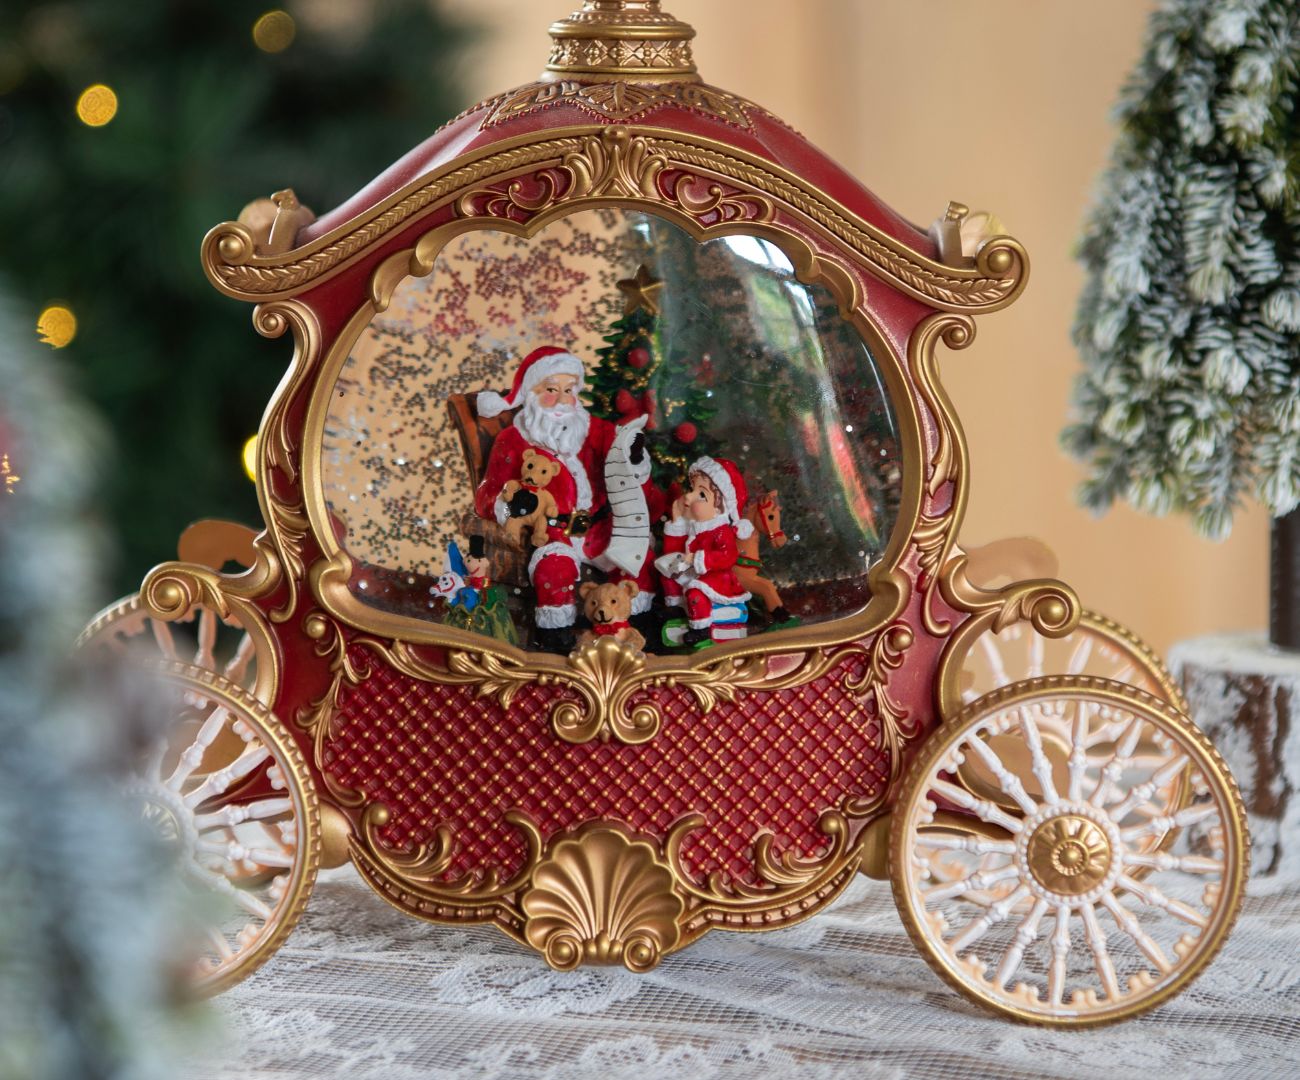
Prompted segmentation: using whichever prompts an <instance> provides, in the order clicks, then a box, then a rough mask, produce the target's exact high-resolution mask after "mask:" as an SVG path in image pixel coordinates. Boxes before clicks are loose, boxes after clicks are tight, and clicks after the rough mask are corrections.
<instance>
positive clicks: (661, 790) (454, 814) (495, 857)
mask: <svg viewBox="0 0 1300 1080" xmlns="http://www.w3.org/2000/svg"><path fill="white" fill-rule="evenodd" d="M362 659H363V658H362V657H358V660H359V661H360V660H362ZM364 661H365V663H366V664H368V665H371V667H372V670H373V674H372V675H371V677H370V678H369V679H367V680H366V681H365V682H363V683H362V684H361V685H360V686H357V687H354V688H349V689H348V690H346V691H345V693H344V694H343V696H342V699H341V702H340V706H341V708H340V716H339V719H338V729H337V736H336V738H335V739H334V740H333V741H332V742H331V743H330V744H329V745H328V747H327V749H326V767H327V768H328V769H329V770H330V772H331V773H332V774H333V775H334V777H335V778H337V779H338V780H339V781H341V782H342V783H343V784H345V785H346V786H348V787H351V788H355V789H357V790H360V791H362V792H364V794H365V796H366V798H367V799H368V800H369V801H373V802H379V803H381V804H383V805H385V806H387V807H388V809H389V810H390V812H391V814H392V817H391V819H390V821H389V824H388V825H387V826H386V827H385V829H384V830H383V832H382V833H381V839H382V840H383V841H384V842H385V843H386V844H390V845H392V846H393V847H395V848H398V849H402V850H406V849H409V848H410V847H411V846H412V845H415V844H420V843H424V842H427V841H428V840H429V839H430V838H431V837H432V835H433V830H434V829H435V828H436V827H437V826H439V825H447V826H449V827H450V828H451V829H452V832H453V834H454V835H455V837H456V838H457V841H458V842H459V845H460V847H459V850H458V852H457V854H456V857H455V860H454V862H453V864H452V866H451V868H450V870H449V871H448V877H458V876H460V875H463V874H466V873H470V872H474V871H482V870H486V869H488V868H492V867H496V868H499V869H500V870H501V871H502V873H503V874H505V875H509V874H510V873H512V872H513V871H514V870H516V869H517V868H518V867H519V866H520V865H521V864H522V861H523V858H524V853H525V849H524V845H523V841H522V839H521V837H520V834H519V833H518V831H517V830H515V829H514V828H513V827H512V826H511V825H509V824H508V823H507V822H505V821H504V820H503V817H504V814H505V813H506V812H507V811H509V810H521V811H523V812H524V813H526V814H528V815H529V817H531V818H532V819H533V820H534V821H535V822H537V825H538V827H539V828H540V830H541V832H542V836H543V837H544V838H546V837H549V836H551V835H552V834H553V833H556V832H559V831H562V830H565V829H569V828H571V827H573V826H576V825H579V824H581V823H582V822H584V821H588V820H592V819H595V818H604V819H613V820H617V821H621V822H623V823H625V824H627V825H629V826H631V827H632V828H633V829H636V830H637V831H640V832H644V833H649V834H651V835H653V836H656V837H659V838H663V837H664V836H665V835H666V834H667V832H668V830H669V828H670V827H671V826H672V824H673V823H674V822H676V821H677V820H678V819H679V818H681V817H682V816H683V815H684V814H688V813H700V814H703V815H704V817H705V819H706V822H707V824H706V825H704V826H703V827H701V828H700V829H698V830H696V831H695V832H693V833H692V834H691V835H690V836H688V837H687V839H686V841H685V843H684V844H683V847H682V857H683V860H684V862H685V863H686V867H687V869H688V870H689V871H690V872H691V873H692V874H693V875H695V876H696V878H697V880H700V881H702V880H703V879H704V878H705V877H706V876H707V875H708V874H710V873H712V872H714V871H722V872H723V873H724V874H725V875H728V876H730V877H732V878H733V879H736V880H741V881H745V882H749V883H754V882H755V880H756V879H755V875H754V868H753V846H754V839H755V837H756V836H757V835H758V834H759V833H760V832H761V831H764V830H766V831H770V832H771V833H772V834H773V836H774V848H775V850H776V851H777V852H778V853H780V852H784V851H789V850H795V851H797V852H799V853H801V854H803V855H806V856H811V855H815V854H816V853H818V852H819V851H823V850H825V847H826V843H827V839H826V837H825V836H824V835H823V834H822V833H820V832H819V831H818V830H817V819H818V817H819V815H820V813H821V812H822V811H823V810H825V809H827V808H829V807H834V806H837V805H838V804H839V803H840V801H841V800H842V799H843V798H844V796H845V795H854V796H859V795H868V796H871V795H875V794H876V793H878V792H879V791H880V790H881V789H882V787H883V785H884V784H885V783H886V782H887V777H888V753H887V751H886V750H885V749H884V748H883V747H882V746H881V744H880V728H879V725H878V723H877V721H876V719H875V717H874V715H872V714H871V713H870V712H869V711H868V710H867V709H866V708H865V707H864V705H863V703H862V702H861V701H860V700H858V699H856V698H854V697H853V696H852V695H851V694H849V693H848V692H847V691H845V689H844V687H843V685H842V684H843V682H844V681H845V675H846V674H850V673H851V674H852V676H853V677H854V678H858V677H860V676H861V660H860V658H855V659H853V660H850V661H848V662H847V664H846V666H841V667H838V668H836V669H835V670H833V671H831V672H830V673H829V675H827V676H824V677H822V678H821V679H818V680H817V681H815V682H812V683H808V684H806V685H805V686H802V687H799V688H797V689H794V690H780V691H776V692H773V693H742V694H741V695H740V699H739V700H738V701H737V702H736V703H734V704H733V703H729V702H726V701H720V702H719V703H718V704H717V706H715V708H714V709H713V711H712V712H711V713H709V714H708V715H707V716H701V715H700V712H699V706H698V704H697V703H696V701H695V698H694V697H693V696H692V695H691V693H690V692H689V691H688V690H686V689H684V688H681V687H674V688H661V689H658V690H655V691H653V693H654V694H655V695H656V697H657V700H658V701H659V703H660V707H661V710H662V712H663V717H664V719H663V726H662V728H661V729H660V732H659V734H658V735H657V736H656V737H655V738H654V739H652V740H651V741H650V742H648V743H646V744H644V745H641V746H626V745H624V744H622V743H618V742H613V741H611V742H608V743H600V742H593V743H587V744H584V745H581V746H574V745H571V744H569V743H565V742H563V741H561V740H560V739H559V738H557V737H556V735H555V734H554V732H553V731H552V730H551V727H550V722H549V719H548V717H549V706H550V704H551V703H552V702H553V701H555V700H556V695H557V690H556V689H555V688H554V687H550V688H547V687H541V686H538V685H536V684H533V685H530V686H528V687H525V688H524V689H523V690H521V691H520V692H519V694H518V695H517V696H516V698H515V700H514V701H513V702H512V704H511V707H510V708H509V710H506V709H503V708H501V706H500V705H499V704H498V703H497V701H496V699H495V698H481V697H479V696H478V695H477V693H476V691H475V689H474V688H473V687H471V686H439V685H433V684H430V683H425V682H420V681H418V680H416V679H412V678H409V677H407V676H405V675H403V674H401V673H400V672H398V671H395V670H393V669H392V668H390V667H387V666H386V665H384V664H382V663H381V662H379V661H377V660H376V659H375V658H374V657H373V656H372V655H367V656H365V657H364ZM846 668H847V670H846Z"/></svg>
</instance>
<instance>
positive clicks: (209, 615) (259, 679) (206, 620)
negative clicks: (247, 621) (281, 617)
mask: <svg viewBox="0 0 1300 1080" xmlns="http://www.w3.org/2000/svg"><path fill="white" fill-rule="evenodd" d="M77 647H78V648H79V649H91V650H104V651H106V652H109V653H112V654H113V655H115V656H120V657H129V658H132V659H135V660H144V661H152V660H159V659H161V660H167V661H174V662H177V663H189V664H193V665H194V666H195V667H198V668H202V669H203V670H205V671H211V672H214V673H216V674H219V675H220V676H221V677H222V678H223V679H225V680H226V681H227V682H231V683H235V684H236V685H238V686H240V687H242V688H243V689H245V690H247V691H248V692H249V693H250V694H253V695H254V696H255V697H257V698H260V699H261V700H262V701H263V702H265V703H266V704H270V695H271V688H272V687H273V685H274V675H275V665H274V661H273V658H272V657H271V655H270V651H269V650H270V648H271V646H270V645H269V644H265V643H261V642H259V640H258V639H257V638H256V637H254V635H253V634H252V633H250V632H249V631H248V629H247V628H246V627H245V626H243V625H242V624H241V623H240V621H239V619H238V618H237V617H236V616H233V615H232V616H231V617H230V618H226V619H223V618H222V617H221V616H220V615H218V614H217V612H215V611H213V610H212V609H211V608H209V607H207V606H206V605H204V604H195V605H194V610H193V611H191V612H190V613H189V614H188V615H187V616H186V617H185V618H184V619H177V620H175V621H172V622H166V621H164V620H162V619H156V618H154V617H153V616H152V615H150V614H149V612H148V611H147V610H146V608H145V606H144V603H143V601H142V600H141V599H140V595H139V593H136V594H134V595H132V596H128V597H126V598H125V599H123V600H119V601H118V602H117V603H115V604H110V605H109V606H108V607H106V608H105V609H104V610H103V611H101V612H100V613H99V614H98V615H96V616H95V617H94V619H92V620H91V621H90V624H89V625H88V626H87V627H86V629H85V630H83V631H82V633H81V636H80V637H79V638H78V639H77Z"/></svg>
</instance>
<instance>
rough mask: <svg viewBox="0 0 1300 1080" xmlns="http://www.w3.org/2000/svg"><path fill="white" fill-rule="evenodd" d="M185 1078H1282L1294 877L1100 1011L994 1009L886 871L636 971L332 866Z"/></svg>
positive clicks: (1295, 993) (1290, 1037)
mask: <svg viewBox="0 0 1300 1080" xmlns="http://www.w3.org/2000/svg"><path fill="white" fill-rule="evenodd" d="M217 1009H218V1011H219V1013H220V1014H221V1016H222V1017H223V1019H224V1029H223V1030H222V1031H221V1033H220V1037H219V1038H218V1039H216V1040H214V1041H213V1044H212V1045H210V1046H209V1047H207V1048H206V1049H205V1050H204V1051H202V1054H201V1056H196V1057H195V1058H193V1059H191V1061H190V1062H189V1063H188V1064H187V1067H186V1068H185V1069H184V1070H183V1075H185V1076H187V1077H192V1078H194V1080H208V1078H217V1077H223V1078H224V1077H230V1078H235V1077H237V1078H239V1080H256V1078H264V1077H266V1078H269V1077H276V1078H287V1077H312V1078H317V1080H320V1078H333V1077H339V1078H344V1080H442V1078H447V1077H457V1078H462V1077H463V1078H469V1077H509V1078H511V1080H514V1078H538V1080H541V1078H547V1080H585V1078H592V1080H622V1078H625V1077H627V1078H635V1080H661V1078H674V1077H683V1078H686V1077H689V1078H690V1080H708V1078H712V1077H727V1078H730V1077H735V1078H742V1077H743V1078H745V1080H753V1078H757V1077H764V1076H779V1077H798V1078H800V1080H805V1078H806V1080H823V1078H830V1077H846V1078H847V1077H853V1078H854V1080H862V1078H867V1077H872V1078H874V1077H898V1078H908V1080H914V1078H926V1077H935V1078H937V1077H944V1078H949V1077H951V1078H962V1080H967V1078H970V1080H974V1078H977V1077H990V1078H996V1080H1012V1078H1015V1080H1021V1078H1024V1080H1040V1078H1043V1077H1077V1078H1079V1080H1084V1078H1089V1080H1092V1078H1096V1077H1105V1078H1106V1080H1123V1078H1128V1077H1134V1078H1137V1077H1141V1078H1142V1080H1151V1078H1152V1077H1160V1078H1164V1080H1175V1078H1177V1080H1183V1078H1189V1077H1214V1078H1216V1080H1233V1078H1241V1080H1265V1078H1268V1077H1294V1076H1296V1075H1298V1074H1300V1073H1298V1071H1297V1070H1298V1067H1297V1062H1298V1061H1300V891H1295V890H1292V891H1288V892H1278V893H1275V894H1274V895H1271V896H1254V897H1251V898H1250V899H1248V900H1247V901H1246V908H1245V912H1244V914H1243V916H1242V919H1241V921H1240V923H1239V924H1238V926H1237V929H1236V931H1235V932H1234V934H1233V935H1232V937H1231V938H1230V939H1229V940H1228V943H1227V945H1226V946H1225V948H1224V951H1223V953H1222V954H1221V955H1220V956H1219V958H1218V959H1217V960H1216V961H1215V962H1214V963H1213V964H1212V965H1211V966H1210V968H1209V969H1208V970H1207V971H1206V972H1205V973H1204V974H1203V975H1202V976H1201V978H1200V979H1199V980H1197V982H1196V983H1194V984H1193V986H1192V987H1191V988H1190V989H1189V990H1188V991H1186V992H1185V993H1184V994H1182V996H1180V997H1178V998H1176V999H1175V1000H1174V1001H1172V1002H1170V1003H1168V1004H1166V1005H1165V1006H1163V1007H1162V1008H1160V1009H1158V1010H1156V1011H1155V1012H1154V1013H1151V1014H1148V1015H1146V1016H1143V1017H1140V1018H1139V1019H1137V1020H1133V1021H1130V1022H1128V1023H1126V1024H1120V1025H1118V1026H1114V1027H1107V1028H1100V1029H1096V1030H1090V1031H1079V1032H1068V1031H1049V1030H1044V1029H1039V1028H1032V1027H1025V1026H1022V1025H1019V1024H1013V1023H1010V1022H1008V1021H1004V1020H1000V1019H997V1018H994V1017H992V1016H990V1015H988V1014H985V1013H984V1012H983V1011H981V1010H979V1009H978V1008H976V1007H975V1006H974V1005H972V1004H970V1003H968V1002H967V1001H966V1000H965V999H963V998H961V997H960V996H958V995H957V994H956V993H954V992H953V991H951V990H949V989H948V987H947V986H946V985H945V984H943V983H942V982H940V980H939V978H938V977H937V976H936V975H934V974H933V973H932V972H931V970H930V968H929V967H928V966H927V965H926V963H925V961H924V960H923V959H922V958H921V957H920V955H919V954H918V953H917V952H916V951H915V949H914V948H913V947H912V944H911V942H910V941H909V940H908V938H907V935H906V934H905V933H904V931H903V927H902V924H901V923H900V921H899V919H898V916H897V914H896V913H895V911H894V905H893V900H892V898H891V896H890V891H889V887H888V885H885V884H882V883H878V882H869V881H866V880H863V879H859V881H858V882H857V883H855V884H854V885H852V886H851V887H850V889H849V891H848V893H846V895H845V896H844V897H842V898H841V899H840V900H839V901H838V902H837V903H836V904H835V905H834V906H833V907H832V908H831V909H830V910H829V911H827V912H824V913H823V914H821V915H819V916H817V917H816V918H813V919H811V920H809V921H808V922H806V923H803V924H801V925H799V926H796V927H793V928H791V929H788V930H778V931H773V932H770V933H764V934H753V935H746V934H726V933H714V934H710V935H709V936H708V937H706V938H705V939H704V940H702V941H700V942H698V943H697V944H695V945H693V946H691V947H690V948H688V949H686V950H684V951H683V952H681V953H679V954H677V955H674V956H670V957H668V958H667V959H666V960H665V961H664V962H663V963H662V964H661V965H660V967H659V968H657V969H656V970H655V971H653V972H651V973H650V974H649V975H632V974H630V973H629V972H627V971H624V970H623V969H621V968H617V969H616V968H583V969H579V970H578V971H577V972H574V973H570V974H558V973H556V972H553V971H551V970H550V969H548V968H547V967H546V966H545V965H544V964H543V963H542V961H541V959H540V958H539V957H538V956H537V955H536V954H535V953H533V952H532V951H530V950H526V949H524V948H523V947H521V946H518V945H516V944H515V943H513V942H512V941H510V940H509V939H508V938H506V937H505V936H504V935H503V934H501V933H499V932H498V931H495V930H493V929H490V928H473V929H466V930H457V929H446V928H443V927H439V926H433V925H431V924H428V923H424V922H420V921H418V920H416V919H412V918H409V917H407V916H405V915H403V914H401V913H399V912H397V911H395V910H394V909H392V908H390V907H388V906H387V905H386V904H384V903H383V902H382V901H381V900H380V899H379V898H378V897H377V896H375V895H373V894H372V893H371V892H370V891H369V890H368V889H367V888H366V887H365V886H364V885H362V884H361V883H360V881H359V880H358V879H357V878H356V877H355V875H354V874H353V873H352V872H351V871H350V870H343V871H335V872H333V873H331V874H328V875H325V876H324V877H323V879H322V880H321V882H320V883H319V884H318V885H317V887H316V891H315V894H314V895H313V896H312V901H311V905H310V907H309V908H308V910H307V914H306V915H305V916H304V918H303V921H302V924H301V925H300V926H299V927H298V929H297V930H296V931H295V932H294V934H293V936H292V937H291V938H290V939H289V941H288V943H287V944H286V945H285V946H284V947H283V948H282V949H281V950H280V952H279V953H278V954H277V955H276V956H275V957H273V958H272V959H271V961H270V962H269V963H268V964H267V965H266V967H264V968H262V969H261V970H260V971H259V972H257V973H256V974H255V975H254V976H252V978H250V979H249V980H248V981H246V982H245V983H243V984H241V985H240V986H238V987H236V988H235V989H233V990H231V991H228V992H227V993H226V994H225V995H223V996H222V997H221V998H220V999H218V1005H217Z"/></svg>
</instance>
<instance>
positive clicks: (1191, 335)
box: [1064, 0, 1300, 646]
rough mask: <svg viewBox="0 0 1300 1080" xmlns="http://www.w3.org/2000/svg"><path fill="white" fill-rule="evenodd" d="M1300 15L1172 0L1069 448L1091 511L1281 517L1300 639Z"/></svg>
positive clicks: (1097, 228) (1102, 231)
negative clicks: (1123, 506)
mask: <svg viewBox="0 0 1300 1080" xmlns="http://www.w3.org/2000/svg"><path fill="white" fill-rule="evenodd" d="M1298 88H1300V8H1298V7H1297V5H1296V4H1295V3H1294V0H1168V2H1166V3H1165V4H1163V5H1162V6H1161V8H1160V10H1159V11H1158V12H1157V13H1156V14H1155V15H1154V16H1153V19H1152V23H1151V28H1150V32H1149V34H1148V40H1147V42H1146V47H1145V52H1144V55H1143V57H1142V60H1141V62H1140V63H1139V65H1138V68H1137V70H1136V72H1135V73H1134V74H1133V76H1132V78H1131V79H1130V81H1129V84H1128V86H1127V87H1126V88H1125V91H1124V94H1123V98H1122V100H1121V103H1120V106H1119V110H1118V119H1119V122H1120V124H1121V135H1120V138H1119V141H1118V144H1117V146H1116V149H1115V152H1114V157H1113V160H1112V163H1111V166H1110V169H1109V171H1108V172H1107V174H1106V176H1105V178H1104V180H1103V183H1102V189H1101V194H1100V198H1099V201H1098V204H1097V205H1096V207H1095V208H1094V210H1093V212H1092V214H1091V217H1090V220H1089V222H1088V226H1087V230H1086V234H1085V237H1084V240H1083V244H1082V251H1081V257H1082V261H1083V263H1084V265H1085V267H1086V269H1087V273H1088V278H1087V284H1086V287H1085V290H1084V293H1083V297H1082V300H1081V303H1080V306H1079V312H1078V319H1077V323H1076V325H1075V330H1074V336H1075V341H1076V344H1077V345H1078V347H1079V350H1080V352H1081V353H1082V356H1083V359H1084V363H1085V371H1084V373H1083V375H1082V376H1081V377H1080V378H1079V380H1078V384H1077V388H1076V392H1075V403H1076V411H1077V415H1076V419H1075V422H1074V423H1073V424H1072V425H1071V426H1070V427H1069V428H1067V430H1066V431H1065V434H1064V442H1065V445H1066V446H1067V448H1069V449H1070V450H1071V451H1073V452H1074V453H1075V454H1076V455H1078V456H1079V457H1080V458H1082V459H1083V460H1084V461H1085V462H1086V463H1087V466H1088V470H1089V475H1088V477H1087V479H1086V481H1085V482H1084V485H1083V487H1082V491H1081V497H1082V501H1083V502H1084V503H1085V504H1086V505H1088V506H1089V507H1090V508H1092V509H1095V510H1103V509H1105V508H1106V507H1108V506H1110V504H1111V503H1112V502H1113V501H1114V500H1116V499H1125V500H1127V501H1129V502H1131V503H1132V504H1133V505H1134V506H1136V507H1137V508H1138V509H1140V510H1143V511H1146V512H1149V513H1153V514H1166V513H1169V512H1171V511H1177V512H1182V513H1187V514H1189V515H1191V517H1192V519H1193V522H1194V523H1195V526H1196V528H1197V530H1198V531H1199V532H1201V533H1202V534H1203V535H1206V536H1209V537H1213V538H1216V539H1221V538H1223V537H1226V536H1227V534H1228V532H1229V530H1230V529H1231V526H1232V520H1233V514H1234V512H1235V511H1236V510H1237V509H1239V508H1240V506H1241V505H1242V503H1243V501H1244V500H1246V499H1247V498H1252V497H1253V498H1256V499H1258V500H1259V501H1260V502H1261V503H1263V505H1264V506H1266V507H1267V508H1268V510H1269V512H1270V513H1271V514H1272V515H1274V517H1275V519H1276V520H1275V523H1274V618H1273V637H1274V640H1275V641H1278V642H1279V643H1283V639H1284V638H1288V637H1290V638H1292V639H1293V640H1292V641H1290V642H1289V643H1290V644H1294V645H1296V646H1300V611H1297V610H1296V607H1297V605H1295V604H1291V603H1288V602H1286V600H1285V599H1284V597H1294V595H1295V593H1296V583H1297V578H1296V576H1295V574H1294V571H1293V570H1290V569H1288V566H1287V565H1286V562H1287V560H1286V559H1280V558H1279V554H1281V555H1284V556H1285V555H1286V554H1287V552H1288V550H1290V551H1295V552H1300V545H1297V544H1296V543H1294V542H1291V543H1287V536H1288V534H1292V535H1294V536H1295V538H1297V539H1300V521H1298V520H1297V519H1300V512H1298V511H1297V510H1296V507H1297V505H1298V504H1300V121H1298V120H1297V117H1296V110H1297V106H1298V104H1300V103H1298V102H1297V92H1298ZM1288 625H1289V630H1288Z"/></svg>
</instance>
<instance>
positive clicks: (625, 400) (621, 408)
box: [614, 390, 637, 416]
mask: <svg viewBox="0 0 1300 1080" xmlns="http://www.w3.org/2000/svg"><path fill="white" fill-rule="evenodd" d="M614 408H616V409H617V410H618V413H619V415H620V416H627V415H628V413H634V412H636V411H637V402H636V398H635V397H633V396H632V391H630V390H620V391H619V392H618V393H617V394H615V395H614Z"/></svg>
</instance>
